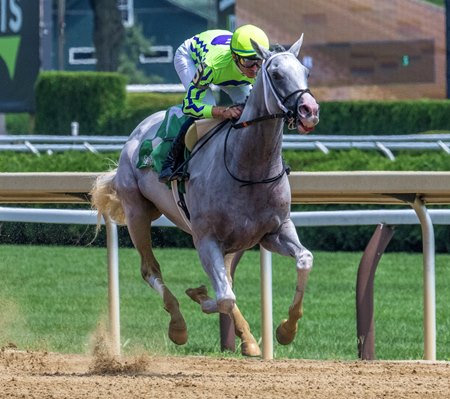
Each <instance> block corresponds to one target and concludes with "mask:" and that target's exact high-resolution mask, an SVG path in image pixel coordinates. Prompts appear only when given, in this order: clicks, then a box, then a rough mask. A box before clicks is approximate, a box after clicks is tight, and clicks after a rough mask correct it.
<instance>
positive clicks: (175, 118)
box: [136, 105, 222, 174]
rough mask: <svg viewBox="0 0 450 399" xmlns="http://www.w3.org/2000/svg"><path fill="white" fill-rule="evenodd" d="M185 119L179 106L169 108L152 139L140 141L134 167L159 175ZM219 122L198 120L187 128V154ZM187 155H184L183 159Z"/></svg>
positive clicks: (219, 120) (215, 120) (216, 120)
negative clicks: (152, 171) (148, 169)
mask: <svg viewBox="0 0 450 399" xmlns="http://www.w3.org/2000/svg"><path fill="white" fill-rule="evenodd" d="M187 118H188V116H186V115H185V114H183V112H182V111H181V106H180V105H176V106H173V107H170V108H169V109H168V110H167V112H166V115H165V117H164V120H163V122H162V123H161V126H160V127H159V128H158V130H157V132H156V134H155V135H154V137H153V138H148V139H145V140H143V141H142V143H141V145H140V147H139V157H138V161H137V164H136V167H137V168H138V169H143V168H149V167H151V168H153V170H154V171H155V172H156V173H158V174H159V173H160V172H161V169H162V164H163V162H164V160H165V159H166V158H167V154H168V153H169V151H170V147H171V145H172V141H173V139H174V138H175V137H176V136H177V134H178V132H179V131H180V128H181V126H182V125H183V123H184V122H185V121H186V119H187ZM221 122H222V120H221V119H200V120H197V121H195V122H194V123H193V124H192V125H191V126H190V127H189V129H188V131H187V133H186V136H185V139H184V141H185V146H186V150H187V154H189V153H190V152H192V149H193V148H194V146H195V144H196V143H197V141H198V140H199V139H201V138H202V137H203V136H204V135H205V134H206V133H208V132H209V131H210V130H211V129H213V128H214V127H215V126H217V125H218V124H219V123H221ZM187 154H185V157H186V155H187Z"/></svg>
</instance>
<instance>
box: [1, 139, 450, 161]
mask: <svg viewBox="0 0 450 399" xmlns="http://www.w3.org/2000/svg"><path fill="white" fill-rule="evenodd" d="M127 139H128V136H88V135H83V136H60V135H6V136H0V151H16V152H31V153H34V154H36V155H40V154H41V153H46V154H52V153H54V152H64V151H89V152H93V153H99V152H109V151H120V150H121V149H122V147H123V145H124V143H125V142H126V141H127ZM283 149H284V150H304V151H308V150H309V151H313V150H318V151H321V152H323V153H325V154H328V153H330V151H333V150H334V151H336V150H340V151H343V150H351V149H358V150H364V151H378V152H381V153H382V154H383V155H384V156H386V157H388V158H389V159H390V160H392V161H393V160H395V155H394V152H395V151H443V152H445V153H447V154H450V133H449V134H447V133H441V134H407V135H380V136H376V135H367V136H365V135H358V136H353V135H315V134H310V135H298V134H285V135H284V137H283Z"/></svg>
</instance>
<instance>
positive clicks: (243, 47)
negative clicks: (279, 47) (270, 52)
mask: <svg viewBox="0 0 450 399" xmlns="http://www.w3.org/2000/svg"><path fill="white" fill-rule="evenodd" d="M250 39H252V40H253V41H255V42H256V43H258V44H259V45H260V46H262V47H264V48H266V49H268V48H269V39H268V37H267V35H266V34H265V33H264V31H263V30H261V29H260V28H258V27H257V26H254V25H243V26H240V27H239V28H237V29H236V30H235V31H234V33H233V36H232V37H231V44H230V46H231V51H232V52H233V53H235V54H237V55H238V56H239V57H245V58H249V57H255V56H256V52H255V50H254V49H253V47H252V43H251V42H250Z"/></svg>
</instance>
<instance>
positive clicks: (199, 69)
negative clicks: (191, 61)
mask: <svg viewBox="0 0 450 399" xmlns="http://www.w3.org/2000/svg"><path fill="white" fill-rule="evenodd" d="M203 72H205V65H204V64H200V65H199V66H198V67H197V71H196V72H195V75H194V78H193V79H192V83H193V84H194V86H195V87H198V88H201V87H202V85H201V84H200V81H201V80H202V77H203Z"/></svg>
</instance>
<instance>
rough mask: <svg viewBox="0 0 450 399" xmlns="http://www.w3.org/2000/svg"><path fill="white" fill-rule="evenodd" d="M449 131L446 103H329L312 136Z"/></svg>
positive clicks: (322, 106) (322, 109) (448, 103)
mask: <svg viewBox="0 0 450 399" xmlns="http://www.w3.org/2000/svg"><path fill="white" fill-rule="evenodd" d="M430 130H444V131H449V130H450V100H408V101H404V100H396V101H330V102H324V103H321V104H320V123H319V124H318V125H317V127H316V129H315V133H316V134H350V135H361V134H363V135H386V134H413V133H419V132H425V131H430Z"/></svg>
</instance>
